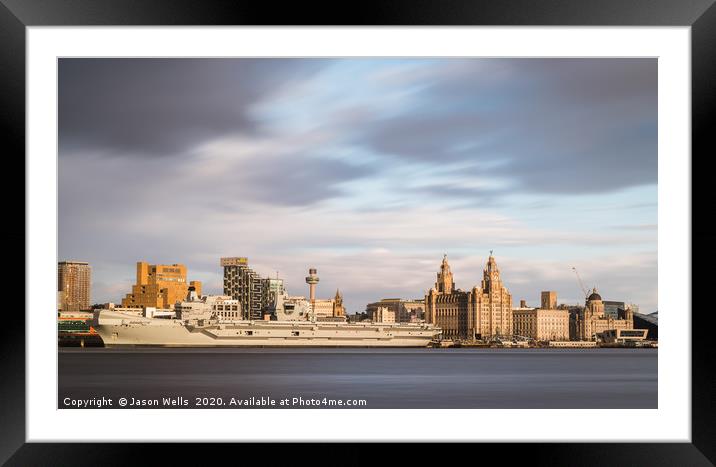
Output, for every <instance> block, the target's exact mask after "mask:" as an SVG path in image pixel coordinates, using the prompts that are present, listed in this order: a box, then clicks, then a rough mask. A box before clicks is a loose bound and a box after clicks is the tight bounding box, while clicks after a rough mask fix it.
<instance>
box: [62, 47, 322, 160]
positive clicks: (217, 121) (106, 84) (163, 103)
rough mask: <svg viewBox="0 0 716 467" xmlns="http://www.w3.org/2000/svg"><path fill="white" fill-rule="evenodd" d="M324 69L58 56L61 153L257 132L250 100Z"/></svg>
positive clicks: (156, 149) (165, 147)
mask: <svg viewBox="0 0 716 467" xmlns="http://www.w3.org/2000/svg"><path fill="white" fill-rule="evenodd" d="M323 66H325V62H324V61H322V60H291V59H281V60H278V59H241V60H237V59H230V58H209V59H207V58H197V59H186V58H179V59H176V58H144V59H143V58H108V59H96V58H91V59H84V58H61V59H60V60H59V65H58V70H59V71H58V90H59V142H60V148H61V154H62V155H70V154H72V153H74V152H76V151H82V150H87V149H89V150H94V151H97V152H99V153H115V154H123V155H141V156H165V155H173V154H177V153H183V152H184V151H186V150H188V149H190V148H192V147H193V146H195V145H197V144H200V143H201V142H202V141H206V140H209V139H211V138H215V137H218V136H221V135H223V134H227V133H239V132H252V131H256V130H257V127H258V122H256V121H254V120H252V118H251V117H250V115H249V114H248V107H249V106H250V105H251V104H252V103H254V102H256V101H257V100H258V99H260V97H261V96H262V95H264V94H265V93H267V92H270V91H272V90H274V89H276V88H277V87H278V86H280V85H282V84H283V83H286V82H290V81H291V80H292V79H298V78H300V77H303V76H309V75H311V74H312V73H315V72H316V71H317V70H320V69H321V68H322V67H323Z"/></svg>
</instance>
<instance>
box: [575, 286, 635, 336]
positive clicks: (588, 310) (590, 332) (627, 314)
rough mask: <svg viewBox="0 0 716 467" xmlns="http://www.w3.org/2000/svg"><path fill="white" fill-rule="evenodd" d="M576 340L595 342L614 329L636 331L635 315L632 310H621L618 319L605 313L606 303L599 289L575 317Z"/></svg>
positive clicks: (588, 298) (595, 290)
mask: <svg viewBox="0 0 716 467" xmlns="http://www.w3.org/2000/svg"><path fill="white" fill-rule="evenodd" d="M573 319H574V325H573V329H574V332H575V335H573V336H570V337H572V338H574V339H575V340H595V339H596V338H597V335H598V334H601V333H603V332H604V331H607V330H613V329H634V313H633V312H632V310H631V308H627V309H626V310H620V311H619V316H618V317H617V318H614V317H612V316H611V315H608V314H606V313H605V312H604V302H603V301H602V297H601V295H599V294H598V293H597V289H596V288H594V289H592V293H591V294H590V295H589V296H588V297H587V300H586V304H585V306H584V308H582V309H581V310H580V311H579V312H578V313H577V314H576V316H574V318H573Z"/></svg>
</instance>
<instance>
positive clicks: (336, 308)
mask: <svg viewBox="0 0 716 467" xmlns="http://www.w3.org/2000/svg"><path fill="white" fill-rule="evenodd" d="M345 315H346V309H345V308H344V307H343V295H341V292H340V290H338V289H336V296H335V297H334V298H333V316H334V317H336V316H345Z"/></svg>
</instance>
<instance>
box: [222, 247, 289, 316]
mask: <svg viewBox="0 0 716 467" xmlns="http://www.w3.org/2000/svg"><path fill="white" fill-rule="evenodd" d="M221 266H222V267H223V268H224V295H226V296H229V297H231V298H233V299H234V300H238V301H239V303H240V304H241V314H242V319H262V315H263V310H264V302H265V301H267V300H268V298H267V295H266V294H265V293H264V287H266V286H267V284H266V281H265V280H264V279H263V278H262V277H261V276H260V275H259V274H258V273H257V272H256V271H254V270H253V269H251V268H250V267H249V260H248V258H245V257H237V256H233V257H225V258H221ZM273 286H274V287H275V288H278V287H279V285H278V283H274V284H273ZM281 287H282V288H283V284H281ZM267 293H268V292H267Z"/></svg>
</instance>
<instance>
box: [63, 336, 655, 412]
mask: <svg viewBox="0 0 716 467" xmlns="http://www.w3.org/2000/svg"><path fill="white" fill-rule="evenodd" d="M58 359H59V362H58V363H59V388H58V396H59V398H58V408H66V409H72V408H77V407H78V405H81V404H83V403H88V404H92V403H93V402H91V401H96V400H98V399H101V398H105V399H104V400H105V401H106V400H110V401H111V404H112V405H111V406H108V405H107V403H106V402H105V405H104V407H103V408H123V407H121V406H119V405H118V401H119V400H120V399H121V398H124V399H125V400H126V401H127V405H126V406H124V408H147V406H151V408H171V409H176V408H221V409H228V408H312V409H315V408H348V407H347V406H346V405H345V404H348V403H350V404H353V406H355V405H356V404H357V405H358V406H359V407H362V408H373V409H383V408H433V409H445V408H450V409H455V408H480V409H557V408H559V409H579V408H582V409H595V408H602V409H605V408H609V409H612V408H620V409H621V408H657V350H656V349H467V348H465V349H326V348H321V349H273V348H266V349H260V348H253V349H165V348H147V349H115V348H84V349H83V348H61V349H60V351H59V354H58ZM283 400H286V402H285V404H288V406H286V405H283V406H282V405H281V402H282V401H283ZM78 401H90V402H78ZM271 401H273V405H271ZM317 401H318V402H317ZM337 401H341V402H337ZM360 401H365V403H363V402H360ZM133 403H136V404H145V405H140V406H137V405H131V404H133ZM339 403H340V404H343V405H341V406H340V407H338V406H337V404H339ZM185 404H186V405H185ZM206 404H209V405H206ZM96 407H97V406H92V405H90V406H89V408H96Z"/></svg>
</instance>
